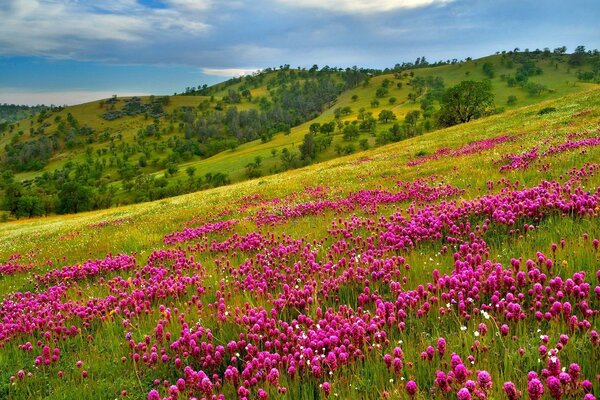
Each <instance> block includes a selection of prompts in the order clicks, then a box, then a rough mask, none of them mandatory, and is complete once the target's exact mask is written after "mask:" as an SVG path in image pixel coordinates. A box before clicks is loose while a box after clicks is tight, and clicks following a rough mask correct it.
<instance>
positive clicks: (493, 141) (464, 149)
mask: <svg viewBox="0 0 600 400" xmlns="http://www.w3.org/2000/svg"><path fill="white" fill-rule="evenodd" d="M514 139H515V138H514V137H513V136H508V135H501V136H498V137H495V138H490V139H482V140H477V141H475V142H471V143H469V144H466V145H464V146H461V147H459V148H456V149H449V148H443V149H439V150H437V151H436V152H435V153H433V154H430V155H425V156H421V157H418V158H415V159H414V160H412V161H409V162H408V163H406V165H407V166H409V167H414V166H417V165H421V164H425V163H426V162H428V161H433V160H437V159H440V158H454V157H461V156H466V155H469V154H477V153H480V152H482V151H486V150H490V149H493V148H494V147H496V146H497V145H499V144H502V143H505V142H510V141H512V140H514Z"/></svg>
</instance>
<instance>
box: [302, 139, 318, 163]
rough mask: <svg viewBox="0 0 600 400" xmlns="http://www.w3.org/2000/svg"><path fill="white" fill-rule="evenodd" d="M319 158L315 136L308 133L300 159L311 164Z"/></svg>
mask: <svg viewBox="0 0 600 400" xmlns="http://www.w3.org/2000/svg"><path fill="white" fill-rule="evenodd" d="M316 157H317V146H316V144H315V135H313V134H312V133H307V134H306V135H304V139H303V140H302V144H301V145H300V158H301V159H302V160H303V161H306V162H309V163H310V162H311V161H312V160H314V159H315V158H316Z"/></svg>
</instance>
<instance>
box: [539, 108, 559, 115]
mask: <svg viewBox="0 0 600 400" xmlns="http://www.w3.org/2000/svg"><path fill="white" fill-rule="evenodd" d="M554 111H556V108H555V107H544V108H542V109H541V110H540V111H538V112H537V114H538V115H545V114H550V113H553V112H554Z"/></svg>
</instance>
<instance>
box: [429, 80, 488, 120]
mask: <svg viewBox="0 0 600 400" xmlns="http://www.w3.org/2000/svg"><path fill="white" fill-rule="evenodd" d="M493 107H494V95H493V94H492V89H491V85H490V82H489V81H483V82H476V81H462V82H461V83H459V84H458V85H456V86H454V87H451V88H449V89H448V90H446V92H445V93H444V95H443V96H442V101H441V109H440V111H439V114H438V123H439V124H440V125H441V126H452V125H456V124H460V123H464V122H469V121H470V120H472V119H474V118H479V117H481V116H483V115H486V114H488V113H489V112H491V111H492V109H493Z"/></svg>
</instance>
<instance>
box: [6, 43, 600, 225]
mask: <svg viewBox="0 0 600 400" xmlns="http://www.w3.org/2000/svg"><path fill="white" fill-rule="evenodd" d="M599 60H600V56H599V55H598V52H597V51H593V52H580V53H575V54H572V55H569V54H564V53H562V52H554V53H553V52H549V51H547V52H546V51H536V52H504V53H499V54H495V55H492V56H488V57H484V58H481V59H477V60H470V59H468V60H463V61H458V60H448V61H444V62H437V63H435V65H432V64H429V63H428V62H427V61H426V60H425V59H424V58H423V59H418V60H417V61H416V62H415V63H405V64H398V65H396V66H394V67H393V68H388V69H384V70H375V69H364V68H356V67H354V68H346V69H341V68H332V67H328V66H326V67H321V68H319V67H318V66H314V67H313V68H311V69H293V68H290V67H289V66H287V65H286V66H282V67H279V68H269V69H266V70H264V71H261V72H259V73H256V74H254V75H251V76H245V77H241V78H234V79H231V80H228V81H226V82H222V83H219V84H217V85H214V86H210V87H209V86H201V87H196V88H192V87H190V88H187V89H186V90H185V92H184V93H181V94H178V95H173V96H163V97H160V96H149V97H141V98H139V97H133V98H117V97H113V98H109V99H103V100H99V101H94V102H90V103H85V104H80V105H76V106H71V107H65V108H64V109H63V108H60V109H47V110H41V111H40V112H39V113H37V114H36V115H34V116H31V117H29V118H27V119H25V120H22V121H19V122H15V123H12V124H6V125H4V127H3V129H2V130H1V132H0V164H1V165H2V170H3V171H4V173H3V177H2V179H1V180H0V185H1V186H2V188H3V189H2V193H3V197H4V201H3V208H4V209H5V210H11V211H12V213H13V214H15V215H17V214H19V215H20V216H29V215H39V214H45V213H54V212H78V211H83V210H89V209H96V208H106V207H109V206H112V205H119V204H128V203H134V202H141V201H148V200H156V199H160V198H164V197H170V196H174V195H177V194H181V193H186V192H192V191H196V190H202V189H206V188H210V187H215V186H221V185H225V184H228V183H231V182H236V181H241V180H245V179H249V178H256V177H260V176H265V175H269V174H272V173H276V172H281V171H284V170H287V169H293V168H297V167H300V166H303V165H307V164H310V163H314V162H320V161H324V160H328V159H332V158H335V157H338V156H341V155H345V154H350V153H354V152H358V151H362V150H364V149H368V148H373V147H377V146H381V145H383V144H386V143H389V142H396V141H401V140H404V139H407V138H410V137H413V136H417V135H421V134H423V133H425V132H428V131H432V130H436V129H439V127H440V126H439V123H438V119H437V111H438V109H439V104H440V98H441V96H442V95H443V93H444V91H445V90H446V89H448V88H449V87H451V86H454V85H456V84H458V83H460V82H461V81H464V80H474V81H482V80H488V81H489V84H490V86H491V90H492V93H493V96H494V104H495V108H494V111H493V112H494V113H502V112H505V111H507V110H510V109H515V108H519V107H523V106H527V105H531V104H535V103H539V102H543V101H546V100H550V99H555V98H559V97H562V96H564V95H567V94H571V93H575V92H580V91H584V90H588V89H590V88H595V87H598V82H599V79H600V72H599V71H600V61H599ZM10 171H12V172H10ZM67 183H70V185H66V186H65V184H67ZM65 187H66V188H67V189H65ZM23 197H25V198H26V199H27V202H25V200H21V201H22V202H23V203H26V204H27V206H26V207H24V210H23V211H20V212H18V209H19V206H18V205H17V202H18V199H19V198H23ZM11 199H12V200H11ZM69 199H71V200H69ZM72 199H75V200H72ZM30 203H31V204H30Z"/></svg>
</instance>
